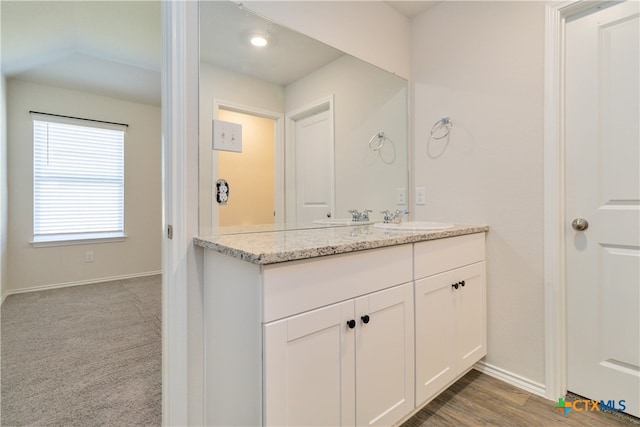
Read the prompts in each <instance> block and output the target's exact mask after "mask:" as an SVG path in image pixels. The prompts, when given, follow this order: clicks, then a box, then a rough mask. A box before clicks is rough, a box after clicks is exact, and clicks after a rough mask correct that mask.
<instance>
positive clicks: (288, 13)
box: [242, 1, 410, 79]
mask: <svg viewBox="0 0 640 427" xmlns="http://www.w3.org/2000/svg"><path fill="white" fill-rule="evenodd" d="M242 4H243V5H244V6H245V7H246V8H247V9H249V10H252V11H254V12H256V13H258V14H260V15H262V16H264V17H266V18H269V19H271V20H273V21H275V22H278V23H280V24H282V25H284V26H285V27H288V28H291V29H293V30H296V31H299V32H301V33H303V34H306V35H308V36H311V37H313V38H315V39H316V40H319V41H321V42H324V43H326V44H328V45H330V46H333V47H335V48H337V49H340V50H342V51H343V52H346V53H348V54H351V55H353V56H355V57H356V58H360V59H362V60H364V61H367V62H369V63H371V64H373V65H376V66H378V67H380V68H382V69H385V70H387V71H390V72H392V73H396V74H398V75H399V76H401V77H404V78H406V79H408V78H409V76H410V73H409V70H410V65H409V64H410V50H409V46H410V36H409V32H410V29H409V20H408V19H407V18H406V17H405V16H404V15H402V14H400V13H399V12H398V11H396V10H395V9H393V8H392V7H391V6H389V5H387V4H385V3H384V2H381V1H246V2H242Z"/></svg>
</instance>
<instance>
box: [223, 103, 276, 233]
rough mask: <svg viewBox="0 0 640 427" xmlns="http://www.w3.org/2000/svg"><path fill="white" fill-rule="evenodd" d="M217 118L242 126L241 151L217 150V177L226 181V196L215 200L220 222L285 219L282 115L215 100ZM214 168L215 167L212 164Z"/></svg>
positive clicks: (256, 222) (229, 224)
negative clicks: (222, 199)
mask: <svg viewBox="0 0 640 427" xmlns="http://www.w3.org/2000/svg"><path fill="white" fill-rule="evenodd" d="M214 111H215V112H216V116H217V118H218V119H219V120H224V121H228V122H233V123H238V124H240V125H241V126H242V152H241V153H237V152H230V151H218V152H217V159H218V160H217V176H214V177H213V179H214V181H215V180H217V179H220V178H222V179H225V180H226V181H227V182H228V185H229V200H228V202H227V203H226V204H224V205H218V204H216V203H215V200H214V204H215V205H216V206H214V207H213V208H214V209H217V210H218V225H219V226H221V227H222V226H237V225H255V224H274V223H280V222H283V221H284V190H283V181H284V171H283V166H282V163H283V161H282V154H281V153H282V132H281V131H280V127H281V115H278V114H277V113H269V112H265V111H261V110H258V109H252V108H250V107H241V106H237V105H232V104H230V103H222V102H217V103H216V105H215V107H214ZM214 169H216V168H214Z"/></svg>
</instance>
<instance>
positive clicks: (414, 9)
mask: <svg viewBox="0 0 640 427" xmlns="http://www.w3.org/2000/svg"><path fill="white" fill-rule="evenodd" d="M440 1H442V0H420V1H395V0H390V1H385V3H386V4H388V5H389V6H391V7H392V8H394V9H395V10H397V11H398V12H400V13H401V14H403V15H404V16H406V17H407V18H413V17H414V16H416V15H419V14H421V13H422V12H424V11H425V10H427V9H429V8H430V7H432V6H434V5H435V4H437V3H440Z"/></svg>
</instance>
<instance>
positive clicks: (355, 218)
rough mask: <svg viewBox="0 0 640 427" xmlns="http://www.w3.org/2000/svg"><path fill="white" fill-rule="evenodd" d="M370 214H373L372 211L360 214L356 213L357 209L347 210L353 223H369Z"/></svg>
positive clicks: (368, 210) (364, 211)
mask: <svg viewBox="0 0 640 427" xmlns="http://www.w3.org/2000/svg"><path fill="white" fill-rule="evenodd" d="M370 212H373V211H372V210H371V209H365V210H363V211H362V212H358V210H357V209H349V213H350V214H351V220H352V221H354V222H357V221H369V213H370Z"/></svg>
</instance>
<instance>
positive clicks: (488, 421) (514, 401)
mask: <svg viewBox="0 0 640 427" xmlns="http://www.w3.org/2000/svg"><path fill="white" fill-rule="evenodd" d="M554 406H555V403H554V402H553V401H551V400H547V399H545V398H542V397H540V396H536V395H534V394H531V393H528V392H526V391H524V390H521V389H519V388H517V387H514V386H512V385H510V384H507V383H505V382H504V381H501V380H499V379H497V378H493V377H490V376H489V375H486V374H482V373H480V372H478V371H475V370H472V371H470V372H469V373H468V374H466V375H465V376H464V377H462V378H461V379H460V380H459V381H457V382H456V383H455V384H453V385H452V386H451V387H449V388H448V389H447V390H445V391H444V392H443V393H442V394H440V396H438V397H437V398H435V399H434V400H433V401H432V402H430V403H429V404H428V405H427V406H425V407H424V408H423V409H422V410H420V411H419V412H418V413H417V414H415V415H414V416H413V417H411V418H410V419H409V420H407V421H406V422H405V423H404V424H403V425H402V427H427V426H429V427H431V426H443V427H449V426H451V427H454V426H455V427H459V426H514V427H515V426H517V427H521V426H531V427H540V426H545V427H546V426H550V427H553V426H576V427H578V426H580V427H604V426H633V425H640V419H637V418H633V417H628V416H624V417H622V416H621V415H619V414H612V413H606V412H599V411H598V412H585V411H583V412H569V413H568V414H567V415H564V414H563V413H562V412H561V411H559V410H557V409H555V408H554Z"/></svg>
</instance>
